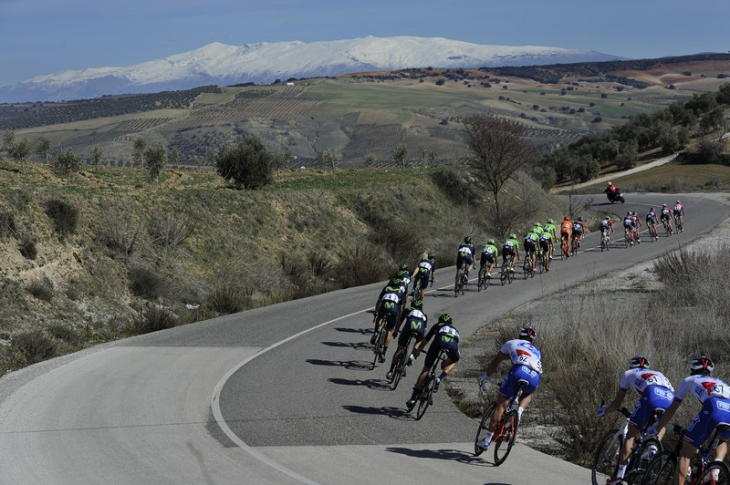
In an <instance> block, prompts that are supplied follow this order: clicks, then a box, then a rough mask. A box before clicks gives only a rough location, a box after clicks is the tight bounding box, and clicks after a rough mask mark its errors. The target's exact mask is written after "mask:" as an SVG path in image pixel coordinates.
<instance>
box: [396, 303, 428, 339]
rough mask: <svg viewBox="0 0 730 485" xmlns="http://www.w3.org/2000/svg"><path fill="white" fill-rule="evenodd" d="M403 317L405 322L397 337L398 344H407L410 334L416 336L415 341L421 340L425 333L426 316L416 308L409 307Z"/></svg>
mask: <svg viewBox="0 0 730 485" xmlns="http://www.w3.org/2000/svg"><path fill="white" fill-rule="evenodd" d="M404 318H405V321H406V324H405V326H404V327H403V331H402V332H401V334H400V336H399V337H398V345H400V346H401V347H405V346H406V345H408V340H409V339H410V338H411V335H415V336H416V341H417V342H420V341H421V340H423V337H424V334H425V333H426V326H427V325H428V317H427V316H426V314H425V313H423V312H422V311H421V310H419V309H417V308H409V309H408V310H407V312H406V315H405V317H404Z"/></svg>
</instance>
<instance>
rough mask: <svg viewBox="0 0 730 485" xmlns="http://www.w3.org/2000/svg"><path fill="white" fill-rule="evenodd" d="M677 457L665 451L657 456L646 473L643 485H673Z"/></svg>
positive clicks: (671, 452)
mask: <svg viewBox="0 0 730 485" xmlns="http://www.w3.org/2000/svg"><path fill="white" fill-rule="evenodd" d="M676 466H677V455H676V454H675V453H674V452H673V451H663V452H661V453H659V454H658V455H656V456H655V457H654V459H653V460H651V463H649V467H648V468H647V469H646V472H644V479H643V480H642V481H641V483H642V485H672V484H673V483H674V475H675V472H674V469H675V467H676Z"/></svg>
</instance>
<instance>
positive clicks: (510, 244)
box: [502, 233, 520, 273]
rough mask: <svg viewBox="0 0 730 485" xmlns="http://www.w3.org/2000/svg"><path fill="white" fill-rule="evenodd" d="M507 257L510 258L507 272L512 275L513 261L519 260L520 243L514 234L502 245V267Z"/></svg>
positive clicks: (513, 269)
mask: <svg viewBox="0 0 730 485" xmlns="http://www.w3.org/2000/svg"><path fill="white" fill-rule="evenodd" d="M507 256H512V261H511V263H510V266H509V271H510V272H512V273H514V271H515V261H516V260H518V259H520V243H519V241H518V240H517V235H516V234H515V233H512V234H510V235H509V237H508V238H507V240H506V241H505V242H504V243H502V265H504V263H505V261H507Z"/></svg>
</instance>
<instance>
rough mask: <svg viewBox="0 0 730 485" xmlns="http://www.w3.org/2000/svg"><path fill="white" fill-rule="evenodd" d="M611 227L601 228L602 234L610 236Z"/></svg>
mask: <svg viewBox="0 0 730 485" xmlns="http://www.w3.org/2000/svg"><path fill="white" fill-rule="evenodd" d="M610 233H611V226H601V234H610Z"/></svg>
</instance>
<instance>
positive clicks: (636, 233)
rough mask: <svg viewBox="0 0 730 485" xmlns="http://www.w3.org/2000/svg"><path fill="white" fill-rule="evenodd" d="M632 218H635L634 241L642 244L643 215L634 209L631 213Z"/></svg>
mask: <svg viewBox="0 0 730 485" xmlns="http://www.w3.org/2000/svg"><path fill="white" fill-rule="evenodd" d="M631 218H632V219H633V220H634V241H636V244H641V217H639V214H637V213H636V211H634V212H632V213H631Z"/></svg>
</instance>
